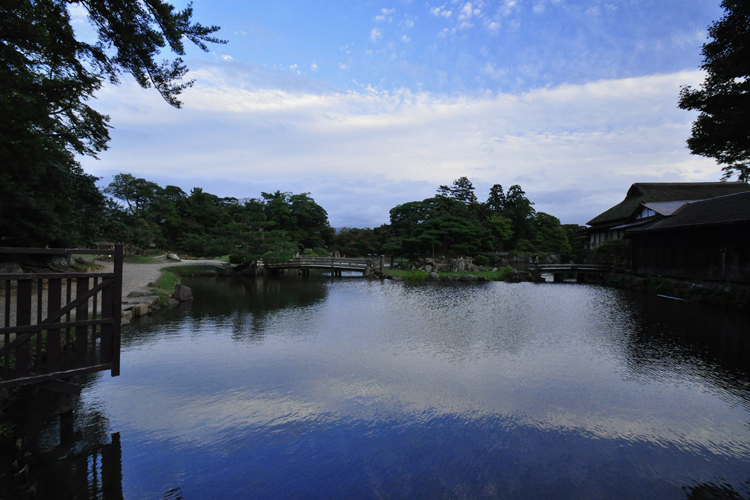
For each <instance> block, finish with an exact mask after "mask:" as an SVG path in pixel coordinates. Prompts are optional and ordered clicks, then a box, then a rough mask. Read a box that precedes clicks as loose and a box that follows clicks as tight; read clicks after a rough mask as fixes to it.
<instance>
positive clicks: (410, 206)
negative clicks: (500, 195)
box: [390, 196, 492, 258]
mask: <svg viewBox="0 0 750 500" xmlns="http://www.w3.org/2000/svg"><path fill="white" fill-rule="evenodd" d="M390 214H391V233H392V235H393V236H394V237H395V238H397V240H396V241H398V243H399V244H398V246H396V245H395V244H394V245H393V246H391V247H390V248H393V251H394V253H395V254H396V255H398V256H407V257H413V258H418V257H419V256H427V255H430V256H432V255H433V254H434V255H438V254H439V255H447V256H459V255H473V254H475V253H478V252H481V251H485V250H492V244H491V241H490V240H491V236H490V233H489V231H488V230H487V229H486V228H485V227H483V226H482V225H481V223H480V221H479V219H478V217H477V215H476V213H475V212H474V211H473V210H471V208H470V207H469V206H467V205H466V204H465V203H463V202H462V201H459V200H457V199H455V198H451V197H446V196H436V197H434V198H428V199H426V200H423V201H421V202H409V203H404V204H403V205H398V206H396V207H394V208H392V209H391V212H390ZM391 243H395V241H392V242H391ZM394 247H395V248H394Z"/></svg>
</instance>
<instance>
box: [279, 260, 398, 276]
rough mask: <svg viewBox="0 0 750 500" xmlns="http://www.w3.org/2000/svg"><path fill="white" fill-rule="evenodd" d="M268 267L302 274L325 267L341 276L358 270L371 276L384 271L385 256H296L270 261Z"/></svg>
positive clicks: (332, 274) (332, 273)
mask: <svg viewBox="0 0 750 500" xmlns="http://www.w3.org/2000/svg"><path fill="white" fill-rule="evenodd" d="M266 268H267V269H268V270H270V271H272V272H283V271H285V270H287V269H296V270H297V271H298V272H299V273H300V274H309V272H310V269H324V270H328V271H331V276H341V273H342V272H343V271H357V272H361V273H362V275H363V276H369V275H370V274H372V273H373V272H375V271H379V272H381V273H382V272H383V270H384V268H385V257H384V256H382V255H376V256H372V257H357V258H352V257H295V258H294V259H291V260H288V261H286V262H272V263H271V262H269V263H267V264H266Z"/></svg>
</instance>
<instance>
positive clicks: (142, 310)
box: [130, 304, 151, 318]
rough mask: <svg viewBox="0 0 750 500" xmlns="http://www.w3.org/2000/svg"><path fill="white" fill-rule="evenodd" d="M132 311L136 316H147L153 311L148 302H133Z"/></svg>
mask: <svg viewBox="0 0 750 500" xmlns="http://www.w3.org/2000/svg"><path fill="white" fill-rule="evenodd" d="M130 311H131V312H132V313H133V317H134V318H139V317H141V316H147V315H148V314H149V313H150V312H151V308H150V307H148V305H147V304H133V307H131V308H130Z"/></svg>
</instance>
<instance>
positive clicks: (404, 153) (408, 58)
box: [74, 0, 723, 227]
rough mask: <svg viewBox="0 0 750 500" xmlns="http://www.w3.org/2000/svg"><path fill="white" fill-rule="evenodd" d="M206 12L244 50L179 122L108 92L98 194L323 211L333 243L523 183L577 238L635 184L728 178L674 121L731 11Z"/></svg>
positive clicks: (521, 2) (218, 57) (595, 4)
mask: <svg viewBox="0 0 750 500" xmlns="http://www.w3.org/2000/svg"><path fill="white" fill-rule="evenodd" d="M177 5H178V6H181V5H183V4H181V3H177ZM193 7H194V18H195V20H197V21H199V22H201V23H202V24H216V25H219V26H221V27H222V29H221V31H220V32H219V36H220V37H222V38H224V39H227V40H228V41H229V43H228V44H227V45H215V46H212V47H211V51H210V52H209V53H203V52H201V51H199V50H197V49H190V50H189V52H188V54H187V57H186V62H187V63H188V66H189V67H190V68H191V72H190V74H189V76H190V77H191V78H194V79H195V80H196V83H195V85H194V87H193V88H192V89H190V90H189V91H187V92H185V94H184V97H183V102H184V107H183V109H181V110H175V109H172V108H170V107H169V106H168V105H167V104H166V103H164V102H163V101H161V99H160V97H159V96H158V95H157V94H156V92H155V91H153V90H143V89H140V88H139V87H138V86H137V85H135V84H134V83H133V82H132V81H130V80H128V79H124V80H123V83H122V84H120V85H118V86H114V87H112V86H107V87H105V88H104V89H103V90H102V91H101V92H100V93H99V96H98V101H97V102H96V103H95V106H96V107H97V109H99V110H101V111H103V112H105V113H107V114H109V115H110V117H111V125H112V126H113V127H114V129H113V130H112V131H111V135H112V141H111V143H110V149H109V150H108V151H106V152H104V153H102V154H101V155H100V159H99V160H92V159H83V160H82V163H83V165H84V168H85V170H86V171H87V172H89V173H91V174H93V175H97V176H100V177H102V184H107V183H108V182H110V181H111V179H112V176H113V175H115V174H117V173H119V172H128V173H132V174H133V175H136V176H138V177H143V178H146V179H148V180H151V181H154V182H157V183H159V184H160V185H162V186H165V185H168V184H172V185H177V186H180V187H181V188H183V189H184V190H185V191H186V192H189V191H190V189H192V188H193V187H202V188H204V190H206V191H208V192H211V193H214V194H217V195H219V196H234V197H237V198H253V197H258V196H260V193H261V192H262V191H266V192H269V191H276V190H281V191H288V192H292V193H302V192H309V193H310V194H311V196H312V197H313V198H314V199H315V200H316V201H317V202H318V203H319V204H320V205H321V206H323V207H324V208H325V209H326V210H327V212H328V214H329V220H330V222H331V224H332V225H333V226H335V227H342V226H349V227H374V226H378V225H380V224H383V223H387V222H388V211H389V210H390V208H392V207H393V206H395V205H397V204H400V203H405V202H408V201H414V200H422V199H424V198H427V197H430V196H432V195H434V194H435V192H436V190H437V188H438V187H439V185H441V184H451V183H452V182H453V180H455V179H457V178H458V177H461V176H466V177H468V178H469V179H470V180H471V181H472V182H473V184H474V186H475V187H476V194H477V196H478V198H479V199H480V200H482V201H483V200H485V199H486V197H487V194H488V192H489V188H490V187H491V186H492V185H493V184H501V185H503V186H504V187H505V188H506V189H507V188H508V187H510V186H511V185H513V184H519V185H521V187H522V188H523V189H524V190H525V191H526V194H527V196H528V197H529V199H530V200H531V201H533V202H534V203H535V208H536V209H537V210H539V211H543V212H547V213H550V214H552V215H555V216H557V217H559V218H560V219H561V221H562V222H563V223H579V224H583V223H585V222H586V221H588V220H590V219H592V218H593V217H594V216H596V215H597V214H599V213H600V212H602V211H603V210H605V209H606V208H608V207H609V206H611V205H613V204H615V203H617V202H619V201H620V200H621V199H622V198H623V197H624V196H625V192H626V191H627V189H628V187H629V186H630V184H632V183H633V182H688V181H716V180H719V178H720V177H721V172H720V167H719V166H717V165H716V164H715V162H714V161H713V160H710V159H705V158H701V157H696V156H691V155H690V154H689V152H688V150H687V149H686V146H685V140H686V139H687V137H688V136H689V134H690V125H691V123H692V121H693V120H694V118H695V115H694V114H693V113H690V112H686V111H681V110H679V109H677V100H678V94H679V90H680V86H682V85H693V86H697V85H699V84H700V82H701V81H702V78H703V75H702V73H701V72H700V71H699V66H700V63H701V56H700V50H701V46H702V44H703V43H704V42H705V41H706V28H707V27H708V25H709V24H710V23H711V22H712V21H714V20H717V19H719V18H720V17H721V15H722V12H723V11H722V9H721V8H720V6H719V0H681V1H675V0H658V1H650V0H648V1H647V0H613V1H598V0H588V1H583V0H500V1H473V2H466V1H452V0H447V1H445V2H429V1H428V2H424V1H406V0H395V1H390V2H389V1H361V2H356V1H348V2H342V1H326V2H311V1H304V0H296V1H288V0H280V1H275V2H272V3H265V2H240V1H235V2H232V1H221V0H210V1H209V0H197V1H195V2H194V3H193ZM74 14H75V12H74ZM76 22H77V24H76V26H77V29H79V30H81V33H85V30H86V29H87V27H86V24H85V21H84V20H83V19H82V18H80V17H78V18H76Z"/></svg>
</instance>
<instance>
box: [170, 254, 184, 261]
mask: <svg viewBox="0 0 750 500" xmlns="http://www.w3.org/2000/svg"><path fill="white" fill-rule="evenodd" d="M167 260H173V261H175V262H182V260H181V259H180V258H179V257H178V256H177V254H173V253H168V254H167Z"/></svg>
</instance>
